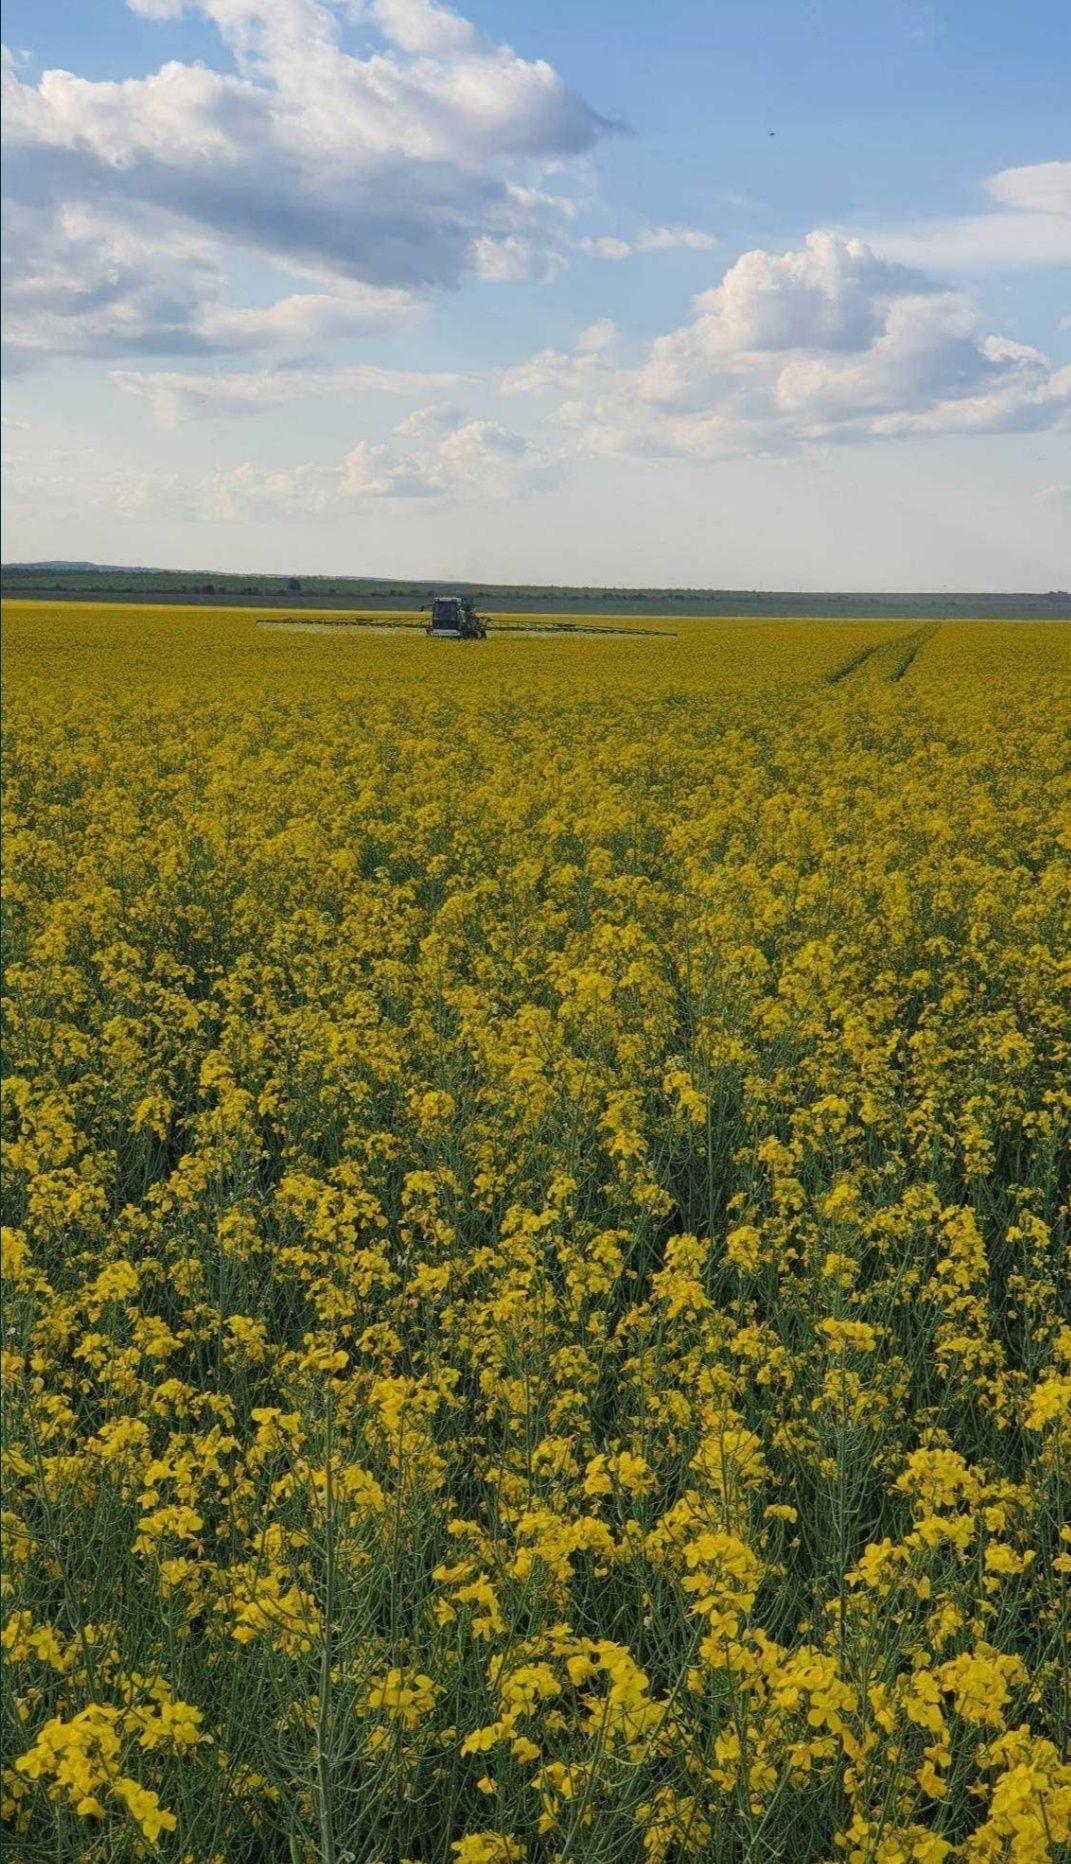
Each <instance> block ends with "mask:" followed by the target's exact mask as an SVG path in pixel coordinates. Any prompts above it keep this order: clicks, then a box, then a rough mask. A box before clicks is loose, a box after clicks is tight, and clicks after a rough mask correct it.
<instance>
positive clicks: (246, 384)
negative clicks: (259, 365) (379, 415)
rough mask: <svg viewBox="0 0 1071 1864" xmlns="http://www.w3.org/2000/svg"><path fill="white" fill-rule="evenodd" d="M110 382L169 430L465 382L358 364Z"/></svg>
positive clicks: (140, 375)
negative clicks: (300, 404) (294, 405)
mask: <svg viewBox="0 0 1071 1864" xmlns="http://www.w3.org/2000/svg"><path fill="white" fill-rule="evenodd" d="M110 379H111V381H112V382H114V383H115V386H116V387H117V388H118V389H120V390H122V392H123V393H124V394H127V395H137V396H140V397H141V398H142V399H143V400H145V401H148V402H149V403H150V405H151V406H152V408H153V411H154V413H155V414H156V416H157V418H158V419H159V420H160V421H161V422H162V423H163V424H164V425H165V426H167V427H173V426H175V425H177V423H179V422H180V421H188V420H212V419H215V418H218V417H221V416H227V415H233V414H256V413H259V412H260V411H261V410H262V409H264V408H271V407H279V406H281V405H283V404H285V403H287V402H291V401H302V400H305V399H306V398H315V399H318V400H322V399H325V398H330V399H331V400H332V401H337V402H344V401H355V400H364V399H365V398H367V397H368V396H371V395H421V394H428V393H431V392H434V391H435V390H436V389H450V388H456V387H458V386H459V385H460V384H461V383H462V382H464V381H466V380H467V379H468V378H466V377H464V376H462V375H458V374H456V373H453V372H449V371H441V372H428V371H423V370H417V369H382V368H379V367H377V366H376V365H375V364H372V363H356V364H354V365H352V366H351V367H349V368H342V369H275V370H257V371H252V370H241V371H236V372H234V373H233V374H222V373H220V374H205V375H193V374H186V373H183V372H182V371H179V370H171V369H154V370H142V369H113V370H111V371H110Z"/></svg>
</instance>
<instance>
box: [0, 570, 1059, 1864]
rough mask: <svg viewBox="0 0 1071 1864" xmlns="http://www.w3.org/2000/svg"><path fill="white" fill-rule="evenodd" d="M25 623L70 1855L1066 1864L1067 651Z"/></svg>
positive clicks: (40, 1810) (7, 1618) (36, 1652)
mask: <svg viewBox="0 0 1071 1864" xmlns="http://www.w3.org/2000/svg"><path fill="white" fill-rule="evenodd" d="M674 626H675V627H676V630H677V632H676V633H675V634H674V635H671V634H670V633H669V632H668V631H667V633H666V634H665V635H664V636H662V637H657V638H645V639H639V640H631V639H630V640H626V639H623V638H620V637H615V638H607V639H606V640H605V641H600V640H593V639H574V640H570V639H561V640H539V641H536V640H531V639H521V638H518V639H514V640H510V639H502V638H496V637H492V638H491V639H490V640H489V641H487V642H486V643H483V644H479V645H470V644H453V643H439V642H430V641H427V640H425V639H424V638H423V637H420V636H416V637H408V638H407V637H404V636H400V635H392V636H384V637H383V638H376V637H375V636H370V635H361V636H359V637H354V636H350V638H338V639H336V638H331V637H330V636H326V635H322V634H317V635H312V634H309V635H305V634H297V633H295V634H285V633H270V631H266V630H261V631H259V632H258V630H257V628H256V625H255V621H254V619H253V617H252V616H250V615H249V614H248V613H242V614H233V613H228V612H220V611H207V610H204V611H199V610H194V609H183V610H179V609H176V610H168V609H164V608H159V607H153V608H152V609H150V610H145V611H139V610H137V609H122V608H115V609H110V610H109V609H103V608H97V609H94V608H91V607H86V606H83V605H78V606H71V607H69V608H63V607H57V606H49V605H45V604H42V605H38V606H34V605H30V604H25V605H11V604H9V605H8V606H7V608H6V612H5V616H4V637H5V656H4V659H5V673H6V682H7V694H6V704H5V725H6V729H5V750H4V759H5V784H6V828H7V834H6V861H5V867H6V900H5V914H6V932H5V958H6V1018H7V1031H6V1069H7V1072H6V1079H5V1084H4V1095H5V1111H4V1139H5V1173H4V1175H5V1197H6V1222H7V1225H8V1228H6V1229H5V1232H4V1255H3V1272H4V1307H5V1322H6V1331H5V1350H4V1358H3V1376H4V1421H5V1457H6V1474H5V1482H4V1517H3V1526H4V1549H5V1557H6V1567H5V1581H4V1628H3V1640H2V1641H3V1655H4V1661H5V1668H6V1687H5V1716H6V1727H5V1740H4V1752H5V1767H4V1808H3V1818H4V1829H5V1832H6V1847H7V1852H8V1855H9V1856H10V1857H11V1858H12V1859H17V1860H20V1861H22V1860H25V1861H26V1864H37V1861H40V1864H45V1860H48V1861H49V1864H61V1861H65V1860H79V1861H81V1860H87V1861H89V1860H91V1861H93V1864H128V1861H129V1860H132V1859H135V1858H153V1859H157V1858H158V1859H162V1860H165V1861H166V1864H603V1861H609V1860H613V1864H683V1861H684V1860H688V1859H699V1860H713V1861H714V1864H773V1861H775V1860H785V1861H786V1864H909V1861H911V1864H948V1861H953V1860H955V1861H960V1860H961V1861H962V1864H1057V1861H1058V1860H1059V1859H1061V1858H1063V1857H1066V1856H1067V1847H1068V1844H1069V1842H1071V1767H1069V1766H1068V1764H1067V1761H1066V1759H1065V1755H1066V1752H1067V1744H1068V1735H1069V1701H1068V1698H1069V1661H1068V1660H1069V1645H1068V1637H1069V1600H1071V1527H1069V1526H1068V1525H1067V1524H1068V1520H1069V1518H1071V1302H1069V1290H1071V1280H1069V1275H1068V1232H1069V1222H1068V1214H1069V1213H1068V1201H1067V1200H1068V1177H1069V1175H1068V1169H1067V1161H1068V1134H1069V1114H1071V992H1069V988H1068V987H1069V983H1071V962H1069V955H1071V938H1069V922H1071V810H1069V804H1071V757H1069V744H1068V724H1069V705H1068V700H1069V691H1071V686H1069V673H1071V630H1068V629H1062V628H1060V627H1058V626H1043V625H1034V624H1029V625H1028V624H1022V625H1004V624H974V625H971V624H958V623H957V624H951V625H945V626H942V627H940V628H939V629H936V630H935V629H933V628H922V629H920V628H917V627H912V626H911V625H910V624H899V625H897V624H881V623H876V622H862V621H860V622H854V623H853V622H839V621H838V622H829V623H822V622H805V623H788V622H783V623H754V622H740V623H733V622H709V623H704V622H695V623H690V622H686V623H680V622H678V623H675V624H674Z"/></svg>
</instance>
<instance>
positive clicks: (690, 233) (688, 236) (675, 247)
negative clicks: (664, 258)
mask: <svg viewBox="0 0 1071 1864" xmlns="http://www.w3.org/2000/svg"><path fill="white" fill-rule="evenodd" d="M717 243H718V242H717V240H716V239H715V238H714V235H713V233H704V232H703V230H702V228H701V227H685V226H678V225H677V224H676V223H674V224H673V225H672V226H666V227H647V228H645V229H644V231H643V232H642V233H637V235H636V238H635V240H634V242H633V244H634V246H635V248H636V251H637V252H675V251H682V250H683V251H686V252H713V250H714V248H715V246H716V245H717Z"/></svg>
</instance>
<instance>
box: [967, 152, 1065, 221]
mask: <svg viewBox="0 0 1071 1864" xmlns="http://www.w3.org/2000/svg"><path fill="white" fill-rule="evenodd" d="M986 188H987V190H988V192H989V193H990V194H991V195H992V196H993V199H994V200H995V201H1000V202H1001V203H1002V205H1003V206H1005V207H1016V208H1019V209H1020V210H1021V211H1022V212H1024V213H1034V214H1056V215H1058V216H1060V217H1061V218H1062V219H1064V220H1071V162H1034V163H1032V164H1031V165H1030V166H1029V167H1027V168H1002V169H1001V171H1000V173H999V174H997V175H991V176H990V177H989V180H988V181H987V182H986Z"/></svg>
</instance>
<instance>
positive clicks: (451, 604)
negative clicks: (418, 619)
mask: <svg viewBox="0 0 1071 1864" xmlns="http://www.w3.org/2000/svg"><path fill="white" fill-rule="evenodd" d="M427 632H428V633H429V634H431V635H435V636H436V637H437V638H438V639H440V640H444V641H485V640H486V639H487V624H486V622H485V621H484V620H483V617H482V616H481V615H477V613H476V604H475V602H473V601H472V599H471V598H470V597H469V596H463V595H437V596H436V597H435V600H434V601H433V603H432V605H431V622H430V624H429V626H428V630H427Z"/></svg>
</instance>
